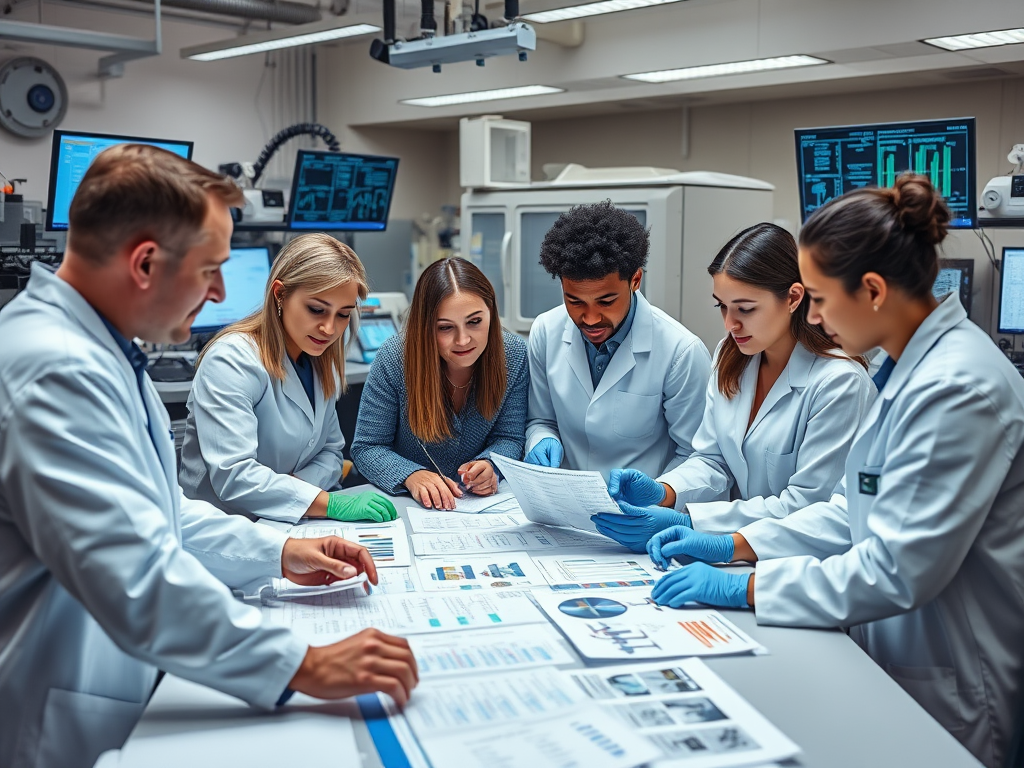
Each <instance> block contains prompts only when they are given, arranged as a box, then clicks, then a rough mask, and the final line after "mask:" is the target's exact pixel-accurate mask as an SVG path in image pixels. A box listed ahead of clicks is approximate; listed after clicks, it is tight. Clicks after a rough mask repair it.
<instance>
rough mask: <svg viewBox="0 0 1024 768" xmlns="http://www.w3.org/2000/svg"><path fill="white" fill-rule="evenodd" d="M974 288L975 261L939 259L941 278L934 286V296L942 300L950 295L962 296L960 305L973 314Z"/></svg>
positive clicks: (939, 277) (936, 279)
mask: <svg viewBox="0 0 1024 768" xmlns="http://www.w3.org/2000/svg"><path fill="white" fill-rule="evenodd" d="M973 288H974V259H939V276H938V277H936V278H935V283H934V284H932V294H933V295H934V296H935V298H937V299H941V298H942V297H943V296H945V295H946V294H948V293H953V292H954V291H956V292H957V293H958V294H960V303H961V304H962V305H963V308H964V309H965V310H966V311H967V314H968V315H970V314H971V291H972V290H973Z"/></svg>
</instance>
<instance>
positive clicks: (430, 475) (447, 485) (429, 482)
mask: <svg viewBox="0 0 1024 768" xmlns="http://www.w3.org/2000/svg"><path fill="white" fill-rule="evenodd" d="M405 487H406V488H408V489H409V493H411V494H412V497H413V498H414V499H416V501H418V502H419V503H420V504H422V505H423V506H424V507H426V508H427V509H455V499H457V498H461V497H462V491H461V490H459V484H458V483H456V482H455V481H454V480H451V479H449V478H447V477H441V475H439V474H437V473H436V472H431V471H429V470H426V469H419V470H417V471H415V472H413V473H412V474H411V475H409V476H408V477H407V478H405Z"/></svg>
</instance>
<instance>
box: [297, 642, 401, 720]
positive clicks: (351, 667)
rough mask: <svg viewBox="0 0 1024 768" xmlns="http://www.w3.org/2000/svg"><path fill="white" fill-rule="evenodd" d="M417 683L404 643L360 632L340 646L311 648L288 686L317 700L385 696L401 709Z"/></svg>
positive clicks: (336, 644)
mask: <svg viewBox="0 0 1024 768" xmlns="http://www.w3.org/2000/svg"><path fill="white" fill-rule="evenodd" d="M419 681H420V678H419V670H418V668H417V667H416V659H415V658H414V657H413V655H412V649H411V648H409V643H408V641H406V640H405V639H404V638H401V637H394V636H392V635H387V634H384V633H383V632H381V631H380V630H379V629H364V630H363V631H362V632H359V633H357V634H355V635H352V637H349V638H346V639H345V640H342V641H341V642H340V643H334V644H333V645H324V646H320V647H312V646H311V647H310V648H309V650H307V651H306V657H305V658H304V659H303V660H302V664H301V665H300V666H299V670H298V672H296V673H295V677H293V678H292V681H291V683H289V684H288V687H289V688H291V689H292V690H293V691H299V692H301V693H305V694H307V695H309V696H315V697H317V698H318V699H347V698H348V697H349V696H358V695H360V694H363V693H377V692H380V693H386V694H387V695H388V696H390V697H391V698H392V699H394V700H395V703H396V704H398V706H400V707H402V706H405V704H406V702H408V701H409V694H410V693H412V689H413V688H415V687H416V685H417V683H419Z"/></svg>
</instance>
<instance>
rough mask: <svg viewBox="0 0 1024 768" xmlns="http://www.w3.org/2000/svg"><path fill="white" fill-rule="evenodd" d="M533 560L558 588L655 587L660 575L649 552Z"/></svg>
mask: <svg viewBox="0 0 1024 768" xmlns="http://www.w3.org/2000/svg"><path fill="white" fill-rule="evenodd" d="M533 562H534V564H535V565H536V566H537V568H538V569H539V570H540V572H541V574H542V575H543V576H544V579H545V581H546V582H547V583H548V584H550V585H551V588H552V589H554V590H557V591H567V590H575V589H584V590H594V589H622V588H628V587H653V586H654V584H655V582H657V580H658V579H659V578H660V577H661V574H660V573H659V572H658V571H657V569H656V568H655V567H654V563H653V562H651V558H650V557H648V556H647V555H627V556H626V557H623V556H622V555H618V554H615V555H590V554H586V555H584V554H582V553H581V554H579V555H538V556H537V557H535V558H534V559H533Z"/></svg>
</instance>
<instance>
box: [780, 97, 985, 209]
mask: <svg viewBox="0 0 1024 768" xmlns="http://www.w3.org/2000/svg"><path fill="white" fill-rule="evenodd" d="M974 129H975V126H974V118H973V117H961V118H952V119H949V120H925V121H919V122H914V123H877V124H871V125H848V126H842V127H831V128H801V129H798V130H797V131H796V163H797V175H798V178H799V183H800V216H801V220H802V221H806V220H807V217H808V216H810V215H811V214H812V213H813V212H814V211H816V210H817V209H818V208H820V207H821V206H823V205H824V204H825V203H827V202H828V201H829V200H832V199H834V198H836V197H839V196H840V195H842V194H844V193H846V192H849V191H851V190H854V189H859V188H861V187H891V186H892V185H893V183H894V182H895V181H896V177H897V176H898V175H899V174H901V173H904V172H905V171H913V172H914V173H920V174H923V175H925V176H927V177H928V178H930V179H931V182H932V185H933V186H934V187H935V188H936V189H937V190H939V192H940V193H941V194H942V196H943V197H944V198H945V200H946V205H947V206H949V210H950V213H951V214H952V221H951V222H950V226H951V227H954V228H959V229H973V228H974V227H975V226H977V215H978V205H977V180H976V170H975V137H974Z"/></svg>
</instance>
